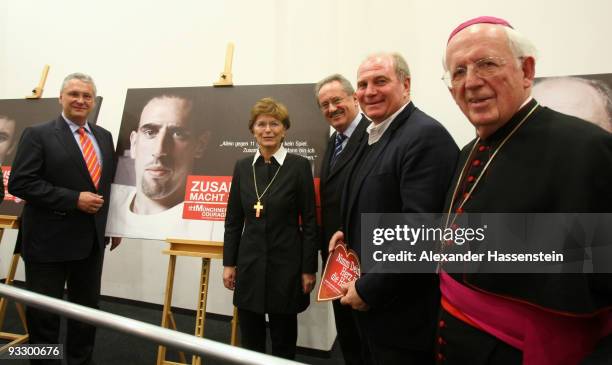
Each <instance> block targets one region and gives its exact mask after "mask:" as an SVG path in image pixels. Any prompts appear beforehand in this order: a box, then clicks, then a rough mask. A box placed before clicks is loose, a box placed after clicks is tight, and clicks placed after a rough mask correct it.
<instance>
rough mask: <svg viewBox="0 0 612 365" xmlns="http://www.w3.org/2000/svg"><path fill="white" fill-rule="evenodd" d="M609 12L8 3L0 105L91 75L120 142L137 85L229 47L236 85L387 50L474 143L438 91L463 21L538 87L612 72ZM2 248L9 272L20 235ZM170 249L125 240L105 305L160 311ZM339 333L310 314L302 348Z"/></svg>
mask: <svg viewBox="0 0 612 365" xmlns="http://www.w3.org/2000/svg"><path fill="white" fill-rule="evenodd" d="M611 13H612V2H609V1H606V0H592V1H589V2H582V3H580V2H576V1H569V0H561V1H559V0H546V1H533V0H514V1H485V0H480V1H477V0H468V1H462V2H455V1H414V0H412V1H410V0H390V1H383V0H378V1H373V0H350V1H349V0H337V1H333V0H303V1H302V0H300V1H298V0H295V1H285V0H260V1H247V0H243V1H238V0H235V1H229V0H228V1H221V0H218V1H203V0H192V1H180V0H177V1H174V2H169V1H152V0H148V1H143V0H135V1H129V0H123V1H115V0H112V1H105V2H98V1H82V0H56V1H44V0H38V1H34V0H32V1H15V0H14V1H2V2H0V99H10V98H21V97H23V96H25V95H27V94H29V93H30V90H31V89H32V88H33V87H34V86H36V84H37V83H38V80H39V77H40V72H41V70H42V67H43V65H44V64H50V65H51V72H50V74H49V78H48V80H47V87H46V90H45V95H44V96H46V97H52V96H58V94H59V92H58V88H59V85H60V83H61V80H62V78H63V77H64V76H65V75H66V74H68V73H71V72H74V71H82V72H85V73H88V74H91V75H92V76H93V77H94V79H95V80H96V82H97V86H98V93H99V94H100V95H102V96H103V97H104V102H103V104H102V109H101V112H100V116H99V124H101V125H102V126H104V127H106V128H107V129H109V130H110V131H111V132H112V133H113V135H114V136H115V137H117V135H118V132H119V125H120V122H121V115H122V110H123V103H124V100H125V94H126V90H127V89H128V88H142V87H171V86H202V85H211V84H212V83H213V82H215V81H217V79H218V77H219V73H220V72H221V71H222V70H223V64H224V57H225V46H226V44H227V42H228V41H233V42H235V45H236V50H235V54H234V63H233V65H234V68H233V74H234V83H235V84H236V85H246V84H280V83H312V82H316V81H318V80H319V79H320V78H322V77H324V76H326V75H328V74H330V73H333V72H340V73H343V74H345V75H347V77H349V79H351V80H354V78H355V72H356V69H357V66H358V64H359V62H360V61H361V60H362V59H363V58H364V57H365V56H366V55H367V54H368V53H371V52H374V51H381V50H390V51H398V52H400V53H402V54H404V56H405V57H406V58H407V60H408V62H409V64H410V66H411V71H412V98H413V100H414V101H415V103H416V105H417V106H419V107H420V108H421V109H423V110H424V111H426V112H427V113H429V114H431V115H432V116H434V117H435V118H437V119H439V120H440V121H441V122H442V123H443V124H444V125H445V126H446V127H447V128H448V129H449V131H450V132H451V134H452V135H453V137H454V138H455V139H456V141H457V143H458V144H459V145H464V144H465V143H467V142H468V141H469V140H470V139H471V138H472V136H473V129H472V128H470V126H469V124H468V122H467V121H466V119H465V118H464V117H463V115H462V114H461V113H460V112H459V110H458V108H457V107H456V106H455V105H454V103H453V101H452V100H451V98H450V95H449V94H448V91H447V90H446V89H445V87H444V85H443V83H442V81H440V76H441V74H442V66H441V61H440V60H441V55H442V51H443V49H444V46H445V43H446V38H447V37H448V34H449V32H450V31H451V30H452V29H453V28H454V27H455V26H456V25H457V24H459V23H460V22H462V21H464V20H466V19H468V18H471V17H474V16H478V15H495V16H500V17H503V18H506V19H507V20H509V21H510V22H511V23H512V24H513V25H514V26H515V28H516V29H518V30H519V31H521V32H523V33H525V34H526V35H528V36H529V37H530V38H532V40H533V41H534V43H535V44H536V45H537V46H538V48H539V50H540V59H539V61H538V63H537V74H538V75H539V76H552V75H567V74H588V73H610V72H612V49H611V48H610V47H609V38H610V35H612V23H610V21H609V14H611ZM11 239H12V240H11ZM3 241H4V246H5V247H4V248H3V250H2V252H4V254H3V255H2V261H1V264H2V265H1V267H0V270H2V272H5V270H6V269H5V265H6V262H7V260H8V257H7V256H6V254H7V252H8V251H7V250H6V246H7V242H8V243H12V242H13V241H14V235H9V236H7V237H6V238H5V239H4V240H3ZM165 247H166V246H165V244H163V243H159V242H151V241H139V240H126V241H125V242H124V243H123V244H122V246H121V247H119V249H118V250H117V251H115V252H113V253H110V254H107V259H106V262H105V272H104V276H103V281H104V283H103V284H104V285H103V292H104V294H106V295H113V296H120V297H125V298H130V299H137V300H143V301H148V302H155V303H161V301H162V298H163V290H164V281H165V275H166V268H167V256H165V255H161V254H160V251H161V250H162V249H164V248H165ZM213 271H215V275H213V276H212V278H211V283H210V284H211V291H210V296H209V311H212V312H215V313H223V314H230V313H231V304H230V303H231V300H230V294H229V292H227V291H226V290H224V289H223V288H222V287H221V283H220V276H219V272H220V267H219V263H218V262H217V263H215V265H214V266H213ZM198 273H199V262H198V260H197V259H193V258H182V259H179V265H178V269H177V280H176V284H175V299H174V304H175V305H177V306H180V307H186V308H194V307H195V301H196V297H195V290H197V286H198ZM330 323H331V314H330V311H329V307H327V306H323V305H315V306H313V307H312V308H311V309H309V311H308V312H307V313H306V314H304V315H303V316H302V318H301V320H300V326H301V327H300V330H301V332H300V344H301V345H308V346H311V347H314V348H320V349H326V348H328V346H329V344H331V341H332V340H333V326H331V324H330ZM313 324H315V325H313ZM321 334H323V335H321Z"/></svg>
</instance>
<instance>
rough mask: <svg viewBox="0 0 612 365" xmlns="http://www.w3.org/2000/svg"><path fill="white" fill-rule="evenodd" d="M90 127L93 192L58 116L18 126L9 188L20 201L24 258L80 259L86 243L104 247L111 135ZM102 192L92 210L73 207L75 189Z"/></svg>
mask: <svg viewBox="0 0 612 365" xmlns="http://www.w3.org/2000/svg"><path fill="white" fill-rule="evenodd" d="M90 128H91V130H92V132H93V134H94V136H95V138H96V141H97V142H98V145H99V146H100V151H101V153H102V156H101V160H102V175H101V177H100V182H99V188H98V190H97V191H96V189H95V187H94V184H93V181H92V180H91V177H90V176H89V171H88V170H87V167H86V165H85V160H84V159H83V155H82V153H81V150H80V149H79V146H78V144H77V141H76V140H75V138H74V136H73V134H72V132H71V131H70V127H69V126H68V124H67V123H66V121H65V120H64V118H63V117H61V116H60V117H58V118H57V119H55V120H52V121H49V122H46V123H43V124H40V125H37V126H34V127H29V128H27V129H26V130H24V132H23V134H22V136H21V140H20V142H19V146H18V148H17V153H16V155H15V160H14V161H13V166H12V169H11V176H10V179H9V191H10V192H11V194H13V195H15V196H18V197H20V198H22V199H24V200H25V201H26V204H25V207H24V208H23V212H22V215H21V228H20V236H21V240H20V241H21V242H20V243H21V246H22V247H21V250H22V256H23V259H24V260H25V261H32V262H59V261H68V260H78V259H83V258H86V257H87V256H88V255H89V254H90V253H91V251H92V247H93V246H92V245H94V244H97V245H99V248H100V250H103V249H104V243H105V242H104V229H105V226H106V216H107V213H108V202H109V197H110V183H111V179H112V177H113V175H114V173H115V161H114V156H113V151H114V144H113V137H112V135H111V134H110V132H108V131H107V130H106V129H104V128H102V127H99V126H96V125H91V124H90ZM82 191H90V192H95V193H97V194H99V195H102V196H103V197H104V205H103V206H102V208H101V209H100V210H99V211H98V212H97V213H96V214H93V215H92V214H87V213H84V212H82V211H80V210H78V209H77V201H78V198H79V193H80V192H82Z"/></svg>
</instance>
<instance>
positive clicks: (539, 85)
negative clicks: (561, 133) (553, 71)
mask: <svg viewBox="0 0 612 365" xmlns="http://www.w3.org/2000/svg"><path fill="white" fill-rule="evenodd" d="M611 84H612V75H611V74H607V75H606V74H602V75H584V76H562V77H547V78H540V79H538V80H537V82H536V84H535V86H534V88H533V96H534V98H535V99H536V100H537V101H538V102H540V103H541V104H542V105H545V106H547V107H549V108H551V109H554V110H556V111H558V112H561V113H564V114H568V115H572V116H575V117H578V118H581V119H584V120H586V121H589V122H591V123H593V124H596V125H598V126H600V127H601V128H603V129H605V130H607V131H608V132H612V88H611V87H610V85H611Z"/></svg>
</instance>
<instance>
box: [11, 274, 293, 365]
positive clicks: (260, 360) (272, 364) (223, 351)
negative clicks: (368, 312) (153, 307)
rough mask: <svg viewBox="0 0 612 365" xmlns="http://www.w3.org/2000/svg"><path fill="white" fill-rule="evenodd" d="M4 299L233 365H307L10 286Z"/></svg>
mask: <svg viewBox="0 0 612 365" xmlns="http://www.w3.org/2000/svg"><path fill="white" fill-rule="evenodd" d="M0 296H3V297H8V298H11V299H13V300H15V301H18V302H21V303H25V304H27V305H29V306H33V307H37V308H40V309H44V310H47V311H50V312H54V313H58V314H60V315H62V316H66V317H70V318H72V319H76V320H79V321H81V322H87V323H89V324H92V325H96V326H101V327H107V328H110V329H114V330H117V331H120V332H124V333H128V334H131V335H135V336H138V337H142V338H145V339H148V340H150V341H152V342H154V343H156V344H163V345H166V346H168V347H172V348H175V349H178V350H183V351H187V352H190V353H196V354H199V355H204V356H207V357H212V358H215V359H219V360H224V361H229V362H231V363H233V364H261V365H299V364H301V365H304V364H303V363H299V362H295V361H291V360H286V359H281V358H278V357H274V356H270V355H266V354H262V353H259V352H255V351H250V350H246V349H243V348H240V347H235V346H230V345H227V344H224V343H221V342H216V341H212V340H207V339H204V338H200V337H196V336H192V335H189V334H186V333H182V332H178V331H173V330H170V329H167V328H163V327H159V326H155V325H152V324H149V323H144V322H141V321H137V320H135V319H130V318H127V317H122V316H119V315H116V314H112V313H108V312H104V311H101V310H97V309H93V308H89V307H85V306H82V305H79V304H75V303H70V302H67V301H64V300H60V299H56V298H50V297H47V296H45V295H42V294H38V293H33V292H30V291H28V290H24V289H19V288H16V287H13V286H10V285H6V284H0Z"/></svg>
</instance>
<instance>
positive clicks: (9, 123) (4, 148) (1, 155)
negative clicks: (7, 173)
mask: <svg viewBox="0 0 612 365" xmlns="http://www.w3.org/2000/svg"><path fill="white" fill-rule="evenodd" d="M15 130H16V125H15V121H14V120H13V119H10V118H9V117H7V116H3V115H0V165H4V161H6V156H7V155H9V154H12V153H13V152H14V150H15V146H16V141H15V139H16V138H15Z"/></svg>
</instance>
